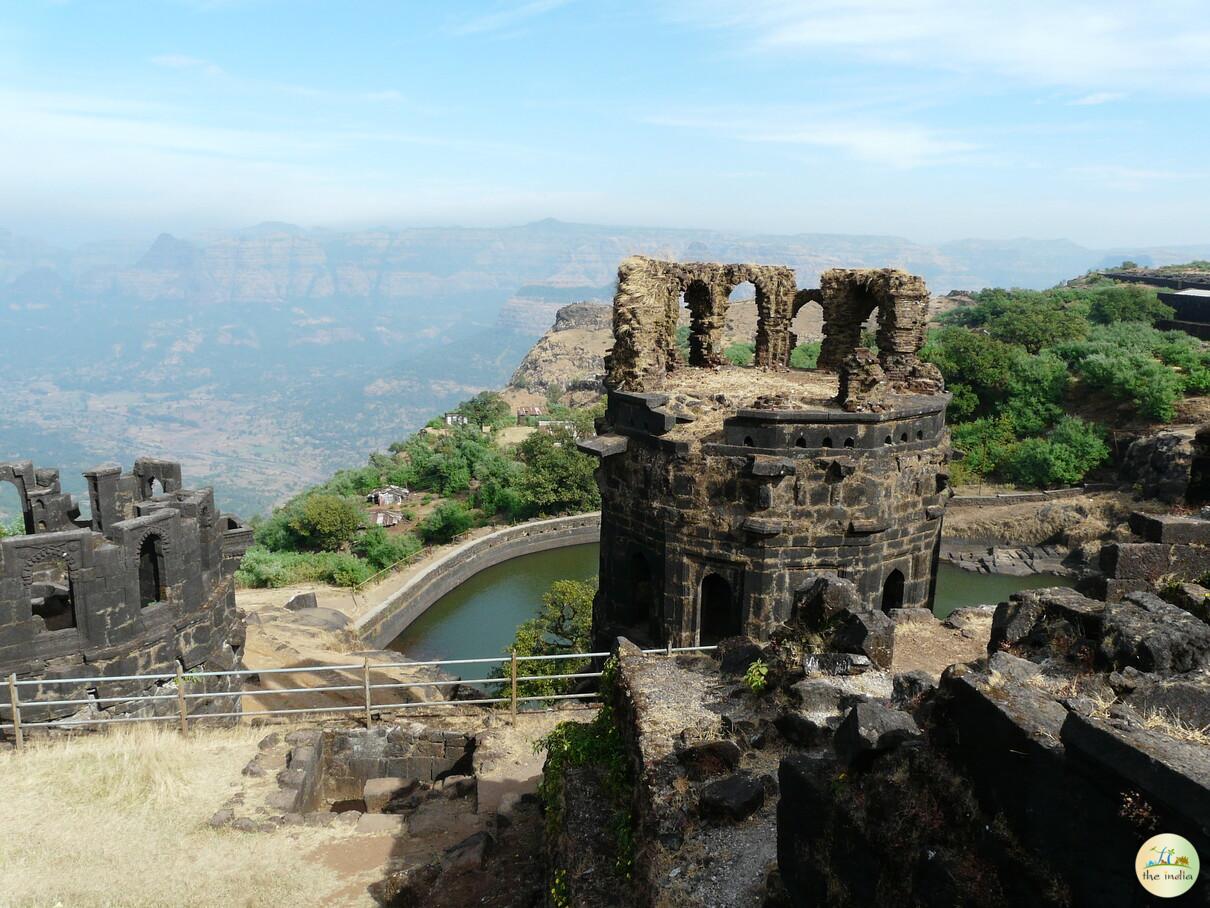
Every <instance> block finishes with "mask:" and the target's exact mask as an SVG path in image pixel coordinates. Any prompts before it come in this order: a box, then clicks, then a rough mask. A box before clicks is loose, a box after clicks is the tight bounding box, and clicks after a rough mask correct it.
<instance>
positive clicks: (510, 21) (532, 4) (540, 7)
mask: <svg viewBox="0 0 1210 908" xmlns="http://www.w3.org/2000/svg"><path fill="white" fill-rule="evenodd" d="M569 2H571V0H529V2H528V3H520V4H509V5H506V6H502V7H500V8H498V9H497V10H496V11H495V12H491V13H485V14H484V15H482V16H475V17H474V18H471V19H468V20H467V21H465V22H463V23H461V24H460V25H458V26H456V27H455V28H454V29H453V31H454V34H456V35H478V34H488V33H491V32H499V31H503V30H505V29H508V28H512V27H513V26H516V25H520V24H521V23H523V22H525V21H526V20H527V19H532V18H534V17H535V16H540V15H542V14H543V13H548V12H551V11H552V10H556V9H558V8H559V7H561V6H566V5H567V4H568V3H569Z"/></svg>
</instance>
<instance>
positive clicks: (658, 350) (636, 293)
mask: <svg viewBox="0 0 1210 908" xmlns="http://www.w3.org/2000/svg"><path fill="white" fill-rule="evenodd" d="M745 282H751V283H752V285H753V286H754V287H755V288H756V308H757V330H756V337H755V338H754V341H755V346H756V365H758V366H763V367H765V368H783V369H784V368H786V365H787V363H788V362H789V359H790V350H791V347H792V343H791V334H790V323H791V321H792V320H793V317H794V311H795V310H794V302H795V283H794V272H793V271H792V270H790V269H789V268H785V267H782V266H779V265H720V264H716V263H713V262H696V263H687V264H682V263H678V262H661V261H656V260H654V259H649V258H645V257H643V256H632V257H631V258H628V259H626V260H625V261H623V262H622V264H621V266H620V267H619V268H618V288H617V293H616V295H615V296H614V310H613V333H614V347H613V350H612V351H611V352H610V354H609V355H608V356H607V357H606V361H605V368H606V376H605V382H606V384H607V385H608V386H609V387H611V388H620V389H624V390H630V391H637V390H643V389H647V390H651V389H656V388H659V387H661V386H662V385H663V376H664V374H665V373H666V372H667V371H668V369H669V368H675V367H676V366H677V365H685V363H683V362H681V361H680V353H679V352H678V350H677V346H676V326H677V319H678V317H679V315H680V304H681V298H682V294H683V295H684V303H685V306H686V307H687V308H688V309H689V319H690V332H689V362H688V365H691V366H713V365H718V364H720V363H722V362H724V359H723V328H724V326H725V325H726V321H727V306H728V297H729V296H730V295H731V291H732V290H734V289H735V288H736V287H737V286H739V285H740V284H743V283H745Z"/></svg>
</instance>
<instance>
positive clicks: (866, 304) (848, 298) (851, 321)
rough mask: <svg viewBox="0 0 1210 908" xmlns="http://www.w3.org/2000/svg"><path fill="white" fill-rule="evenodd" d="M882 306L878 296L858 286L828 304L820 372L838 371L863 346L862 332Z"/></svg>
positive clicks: (820, 357) (825, 308)
mask: <svg viewBox="0 0 1210 908" xmlns="http://www.w3.org/2000/svg"><path fill="white" fill-rule="evenodd" d="M880 302H881V301H880V300H879V298H878V296H876V295H875V294H874V293H872V292H871V291H870V290H868V289H867V288H865V287H862V286H859V285H854V286H851V287H849V288H848V291H847V292H846V293H845V294H844V295H842V296H840V297H838V298H834V299H831V300H829V301H828V303H827V304H826V305H825V307H824V310H823V311H824V317H823V341H822V343H821V344H820V348H819V367H820V368H821V369H839V368H840V364H841V363H842V362H843V361H844V358H845V357H846V356H848V355H849V354H850V353H851V352H853V350H855V349H857V348H858V347H859V346H861V331H862V329H863V328H864V327H866V325H867V323H869V321H870V316H872V315H873V314H874V310H876V309H877V308H878V306H879V303H880Z"/></svg>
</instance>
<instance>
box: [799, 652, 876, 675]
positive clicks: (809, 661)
mask: <svg viewBox="0 0 1210 908" xmlns="http://www.w3.org/2000/svg"><path fill="white" fill-rule="evenodd" d="M870 665H871V663H870V659H869V657H868V656H862V655H858V654H856V653H807V654H806V655H805V656H803V657H802V668H803V671H804V672H805V673H806V674H808V675H860V674H861V673H862V672H865V671H869V669H870Z"/></svg>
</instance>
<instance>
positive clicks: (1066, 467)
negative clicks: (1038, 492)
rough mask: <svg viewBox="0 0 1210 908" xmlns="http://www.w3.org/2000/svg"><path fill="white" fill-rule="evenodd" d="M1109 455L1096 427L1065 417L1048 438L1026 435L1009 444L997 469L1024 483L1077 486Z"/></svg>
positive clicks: (1049, 486) (1040, 485) (1013, 479)
mask: <svg viewBox="0 0 1210 908" xmlns="http://www.w3.org/2000/svg"><path fill="white" fill-rule="evenodd" d="M1108 457H1109V448H1108V447H1106V445H1105V442H1104V440H1103V438H1102V433H1101V431H1100V429H1099V428H1098V427H1097V426H1094V425H1092V424H1090V423H1086V422H1084V421H1083V420H1081V419H1077V418H1075V417H1067V418H1066V419H1064V420H1062V421H1061V422H1060V423H1059V424H1058V425H1057V426H1056V427H1055V428H1054V430H1053V431H1052V432H1051V433H1050V436H1049V437H1048V438H1027V439H1025V440H1024V441H1019V442H1016V443H1015V444H1012V445H1008V446H1007V447H1006V448H1005V449H1004V450H1003V453H1002V455H1001V461H1000V464H999V466H998V472H999V473H1000V474H1001V475H1003V476H1004V478H1005V479H1007V480H1009V481H1010V482H1014V483H1016V484H1018V485H1023V486H1034V487H1038V488H1051V487H1054V486H1069V485H1075V484H1076V483H1078V482H1080V481H1082V480H1083V479H1084V477H1085V476H1086V475H1087V474H1088V473H1089V471H1091V470H1093V469H1095V468H1096V467H1098V466H1100V465H1101V464H1102V463H1104V461H1105V460H1106V459H1108Z"/></svg>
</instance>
